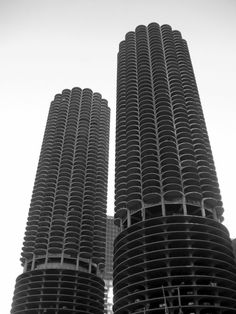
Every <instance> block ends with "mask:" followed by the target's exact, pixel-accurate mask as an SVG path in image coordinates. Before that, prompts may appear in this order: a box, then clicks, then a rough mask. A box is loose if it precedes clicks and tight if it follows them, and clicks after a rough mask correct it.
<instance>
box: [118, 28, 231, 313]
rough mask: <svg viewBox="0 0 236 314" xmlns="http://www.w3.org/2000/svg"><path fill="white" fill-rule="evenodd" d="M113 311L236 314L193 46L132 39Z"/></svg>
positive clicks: (149, 32)
mask: <svg viewBox="0 0 236 314" xmlns="http://www.w3.org/2000/svg"><path fill="white" fill-rule="evenodd" d="M115 185H116V191H115V193H116V201H115V206H116V208H115V211H116V213H115V222H116V224H117V225H118V226H120V227H121V230H122V231H121V232H120V234H119V235H118V237H117V238H116V240H115V246H114V312H115V313H116V314H131V313H164V312H165V313H167V312H168V313H169V314H179V313H182V314H190V313H194V314H207V313H211V314H216V313H217V314H221V313H225V314H226V313H227V314H230V313H232V314H233V313H235V311H236V284H235V279H236V267H235V261H234V257H233V253H232V246H231V241H230V239H229V234H228V231H227V229H226V228H225V227H224V226H223V225H222V224H221V222H222V220H223V217H222V214H223V208H222V202H221V196H220V191H219V185H218V180H217V176H216V171H215V167H214V161H213V157H212V152H211V147H210V142H209V138H208V134H207V129H206V125H205V121H204V116H203V112H202V107H201V103H200V99H199V95H198V90H197V85H196V81H195V77H194V73H193V68H192V64H191V60H190V56H189V51H188V48H187V44H186V41H185V40H184V39H182V36H181V34H180V32H178V31H172V29H171V27H170V26H169V25H163V26H161V27H160V26H159V25H158V24H156V23H152V24H150V25H148V26H147V27H146V26H143V25H140V26H138V27H137V28H136V30H135V32H129V33H127V35H126V37H125V40H124V41H123V42H122V43H121V44H120V50H119V53H118V75H117V130H116V182H115Z"/></svg>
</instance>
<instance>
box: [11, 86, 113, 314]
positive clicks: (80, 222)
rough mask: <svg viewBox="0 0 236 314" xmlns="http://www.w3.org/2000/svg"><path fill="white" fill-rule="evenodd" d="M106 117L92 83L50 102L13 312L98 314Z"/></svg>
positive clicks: (107, 111) (102, 258) (101, 286)
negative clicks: (91, 86)
mask: <svg viewBox="0 0 236 314" xmlns="http://www.w3.org/2000/svg"><path fill="white" fill-rule="evenodd" d="M109 119H110V109H109V108H108V106H107V101H106V100H105V99H102V97H101V95H100V94H99V93H93V92H92V91H91V90H90V89H84V90H82V89H80V88H73V89H72V90H67V89H65V90H63V91H62V93H61V94H57V95H56V96H55V98H54V100H53V101H52V103H51V106H50V110H49V115H48V120H47V125H46V129H45V135H44V139H43V144H42V149H41V154H40V158H39V163H38V170H37V174H36V179H35V184H34V189H33V194H32V200H31V205H30V209H29V216H28V222H27V227H26V232H25V238H24V246H23V249H22V254H21V256H22V257H21V261H22V265H23V266H24V273H23V274H22V275H20V276H19V277H18V278H17V281H16V288H15V295H14V299H13V305H12V311H11V313H19V314H20V313H46V312H47V311H51V312H50V313H52V311H53V313H81V314H82V313H95V312H96V313H103V298H104V283H103V280H102V279H101V277H102V275H101V274H102V272H103V271H104V261H105V243H106V193H107V175H108V173H107V172H108V145H109Z"/></svg>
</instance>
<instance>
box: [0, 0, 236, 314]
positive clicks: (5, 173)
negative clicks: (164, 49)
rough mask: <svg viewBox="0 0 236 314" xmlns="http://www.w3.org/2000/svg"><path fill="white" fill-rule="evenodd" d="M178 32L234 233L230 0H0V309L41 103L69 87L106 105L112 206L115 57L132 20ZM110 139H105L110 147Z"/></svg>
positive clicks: (22, 218)
mask: <svg viewBox="0 0 236 314" xmlns="http://www.w3.org/2000/svg"><path fill="white" fill-rule="evenodd" d="M151 22H157V23H159V24H170V25H171V26H172V28H173V29H178V30H180V31H181V33H182V35H183V37H184V38H185V39H186V40H187V42H188V46H189V50H190V54H191V57H192V62H193V67H194V70H195V75H196V80H197V83H198V88H199V93H200V97H201V101H202V106H203V111H204V114H205V119H206V123H207V127H208V132H209V137H210V141H211V145H212V150H213V155H214V159H215V164H216V169H217V173H218V179H219V182H220V187H221V192H222V193H221V194H222V198H223V202H224V208H225V215H224V216H225V222H224V223H225V225H226V226H227V227H228V228H229V231H230V233H231V237H236V227H235V222H236V219H235V218H236V208H235V194H236V191H235V180H236V167H235V156H236V143H235V136H236V109H235V91H236V57H235V56H236V36H235V31H236V1H235V0H221V1H219V0H208V1H206V0H192V1H191V0H182V1H181V0H178V1H177V0H173V1H171V0H163V1H161V0H153V1H152V0H107V1H103V0H5V1H4V0H0V39H1V41H0V43H1V44H0V45H1V46H0V88H1V94H0V96H1V105H0V136H1V154H0V158H1V160H0V167H1V169H0V170H1V171H0V175H1V181H0V183H1V228H0V232H1V235H0V241H1V246H0V249H1V259H0V271H1V285H0V289H2V292H1V297H2V300H1V313H3V314H5V313H9V311H10V305H11V299H12V295H13V289H14V284H15V279H16V277H17V276H18V275H20V274H21V272H22V269H21V266H20V262H19V257H20V252H21V247H22V242H23V235H24V230H25V225H26V219H27V214H28V208H29V203H30V199H31V193H32V188H33V183H34V177H35V173H36V168H37V163H38V158H39V153H40V148H41V142H42V138H43V133H44V128H45V124H46V119H47V114H48V109H49V105H50V102H51V100H52V99H53V97H54V95H55V94H56V93H59V92H61V91H62V90H63V89H65V88H69V89H71V88H72V87H74V86H79V87H81V88H85V87H89V88H91V89H92V90H93V91H94V92H100V93H101V94H102V95H103V97H104V98H106V99H107V100H108V102H109V106H110V108H111V135H110V137H111V148H110V155H111V158H110V179H109V191H108V212H109V213H112V211H113V199H114V193H113V186H114V178H113V174H114V134H115V133H114V131H115V102H116V55H117V51H118V45H119V42H120V41H121V40H123V39H124V36H125V34H126V33H127V32H128V31H130V30H134V29H135V27H136V26H137V25H139V24H144V25H147V24H149V23H151ZM112 144H113V145H112Z"/></svg>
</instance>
